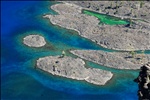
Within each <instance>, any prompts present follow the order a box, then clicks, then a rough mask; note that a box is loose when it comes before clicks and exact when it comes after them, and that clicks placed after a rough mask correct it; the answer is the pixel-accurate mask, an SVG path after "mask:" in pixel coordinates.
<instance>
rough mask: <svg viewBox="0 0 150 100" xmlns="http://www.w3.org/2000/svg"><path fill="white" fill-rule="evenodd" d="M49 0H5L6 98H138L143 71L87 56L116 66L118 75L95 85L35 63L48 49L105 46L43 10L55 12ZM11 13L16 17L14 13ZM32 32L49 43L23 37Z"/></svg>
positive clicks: (3, 65)
mask: <svg viewBox="0 0 150 100" xmlns="http://www.w3.org/2000/svg"><path fill="white" fill-rule="evenodd" d="M52 4H53V3H52V2H46V1H39V2H37V1H32V2H31V1H16V2H12V1H2V10H1V13H2V16H1V18H2V22H1V24H2V30H1V36H2V37H1V99H4V100H20V99H21V100H27V99H28V100H35V99H36V100H41V99H42V100H49V99H53V100H91V99H93V100H136V99H137V95H136V94H137V93H136V92H137V84H136V83H134V82H133V79H134V78H136V77H137V75H138V71H133V70H130V71H129V70H117V69H112V68H107V67H104V66H100V65H97V64H94V63H91V62H87V66H88V67H95V68H100V69H103V70H108V71H112V72H113V73H114V77H113V79H112V80H111V81H109V82H108V83H107V84H106V85H105V86H96V85H93V84H89V83H87V82H84V81H76V80H72V79H66V78H63V77H57V76H52V75H51V74H48V73H46V72H43V71H41V70H38V69H35V63H36V60H37V59H38V58H39V57H44V56H48V55H60V54H61V52H62V50H65V51H66V52H67V55H71V56H73V57H76V56H74V55H72V54H70V53H69V52H68V50H70V49H93V50H104V51H108V52H112V51H113V50H108V49H105V48H102V47H100V46H98V45H96V44H95V43H93V42H91V41H90V40H88V39H85V38H82V37H80V36H79V35H78V34H77V33H76V32H74V31H71V30H66V29H63V28H60V27H58V26H53V25H52V24H51V23H50V22H49V20H48V19H43V18H42V15H43V14H47V13H48V14H55V12H53V11H52V10H51V9H49V6H50V5H52ZM10 16H11V17H10ZM30 33H38V34H40V35H43V36H44V37H45V39H46V41H47V42H48V44H47V45H46V46H45V47H43V48H29V47H27V46H25V45H24V44H23V43H22V39H23V37H24V36H26V35H28V34H30Z"/></svg>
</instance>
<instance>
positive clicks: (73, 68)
mask: <svg viewBox="0 0 150 100" xmlns="http://www.w3.org/2000/svg"><path fill="white" fill-rule="evenodd" d="M37 68H40V69H42V70H44V71H46V72H49V73H51V74H53V75H58V76H62V77H67V78H71V79H76V80H85V81H87V82H89V83H93V84H96V85H104V84H105V83H106V82H107V81H108V80H110V79H111V78H112V76H113V74H112V73H111V72H108V71H104V70H100V69H95V68H86V67H85V62H84V61H83V60H82V59H80V58H72V57H67V56H64V57H61V56H48V57H44V58H39V59H38V60H37Z"/></svg>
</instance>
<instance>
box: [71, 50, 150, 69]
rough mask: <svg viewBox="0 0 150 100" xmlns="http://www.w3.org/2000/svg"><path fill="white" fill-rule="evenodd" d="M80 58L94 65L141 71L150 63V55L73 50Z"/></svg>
mask: <svg viewBox="0 0 150 100" xmlns="http://www.w3.org/2000/svg"><path fill="white" fill-rule="evenodd" d="M70 52H71V53H73V54H74V55H77V56H78V57H80V58H82V59H85V60H88V61H92V62H94V63H97V64H100V65H103V66H107V67H111V68H116V69H140V67H141V66H142V64H143V63H147V62H149V61H150V55H146V54H135V55H132V54H131V53H129V52H104V51H100V50H73V51H70Z"/></svg>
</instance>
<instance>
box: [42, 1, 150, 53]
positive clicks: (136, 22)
mask: <svg viewBox="0 0 150 100" xmlns="http://www.w3.org/2000/svg"><path fill="white" fill-rule="evenodd" d="M63 2H64V3H60V4H55V5H53V6H51V8H52V9H53V10H54V11H56V12H58V15H45V16H44V17H45V18H49V19H50V22H51V23H52V24H54V25H59V26H61V27H64V28H67V29H73V30H75V31H77V32H78V33H79V35H81V36H83V37H85V38H88V39H90V40H92V41H94V42H95V43H97V44H99V45H101V46H103V47H105V48H109V49H115V50H124V51H131V50H150V33H149V32H150V24H149V18H150V12H149V10H148V9H149V7H150V6H149V5H148V4H149V2H146V3H145V6H144V7H141V8H140V7H139V8H137V7H136V4H135V3H133V2H126V3H125V4H123V5H121V7H118V8H116V9H118V12H117V13H116V14H113V13H112V12H113V11H114V10H108V9H107V8H108V7H109V6H110V5H109V4H108V2H109V1H107V3H106V2H103V6H104V7H105V8H103V9H105V10H107V11H108V12H109V13H110V15H113V16H117V17H119V18H120V19H122V20H128V21H129V24H127V25H107V24H104V25H103V24H99V23H101V20H99V19H98V18H96V17H95V16H90V15H87V14H83V13H82V10H83V9H87V10H91V11H94V12H100V11H95V10H93V9H91V8H90V7H89V8H87V7H84V6H82V5H81V4H80V3H74V2H72V1H71V2H69V3H68V2H67V1H63ZM91 2H92V1H89V3H90V5H91V6H94V5H95V3H91ZM84 3H85V2H83V5H84ZM114 3H115V2H114ZM147 3H148V4H147ZM76 4H78V5H76ZM92 4H93V5H92ZM97 4H101V3H99V2H97ZM132 6H133V7H132ZM134 6H135V8H134ZM100 8H101V6H100ZM122 8H126V9H128V10H129V11H128V12H126V11H125V12H124V11H123V9H122ZM110 9H115V8H110ZM131 9H132V10H131ZM138 9H139V10H138ZM130 10H131V11H130ZM136 11H137V12H138V11H140V12H139V13H138V14H135V13H134V12H136ZM142 11H143V12H145V11H147V13H146V15H143V12H142ZM102 13H104V12H102ZM130 13H131V14H130ZM133 14H134V15H136V17H135V16H133ZM141 16H144V17H141ZM110 18H111V17H110ZM142 18H144V19H146V21H145V20H144V19H142Z"/></svg>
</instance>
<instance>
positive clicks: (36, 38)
mask: <svg viewBox="0 0 150 100" xmlns="http://www.w3.org/2000/svg"><path fill="white" fill-rule="evenodd" d="M23 43H24V44H25V45H27V46H29V47H42V46H44V45H45V44H46V41H45V39H44V37H42V36H40V35H28V36H26V37H25V38H23Z"/></svg>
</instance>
